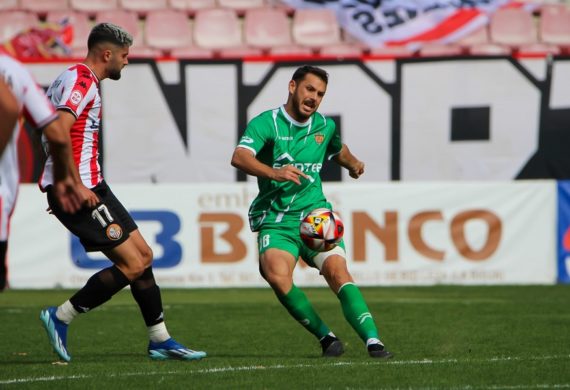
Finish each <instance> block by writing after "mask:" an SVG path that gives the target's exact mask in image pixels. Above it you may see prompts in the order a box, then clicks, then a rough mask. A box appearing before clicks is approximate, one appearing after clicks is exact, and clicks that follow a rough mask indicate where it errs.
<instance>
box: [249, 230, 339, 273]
mask: <svg viewBox="0 0 570 390" xmlns="http://www.w3.org/2000/svg"><path fill="white" fill-rule="evenodd" d="M257 247H258V249H259V255H260V256H261V254H263V252H265V251H266V250H268V249H270V248H275V249H281V250H284V251H287V252H289V253H291V254H292V255H293V257H294V258H295V260H296V261H298V260H299V257H301V258H303V260H305V262H306V263H307V264H308V265H309V266H311V267H313V268H317V269H319V270H320V269H321V267H322V264H323V262H324V260H325V259H326V257H328V255H329V254H338V255H340V256H342V257H344V258H346V253H345V248H344V239H343V240H341V241H340V242H339V244H338V245H337V246H336V247H334V248H333V249H331V250H330V251H328V252H317V251H314V250H312V249H309V248H308V247H307V246H306V245H305V244H304V243H303V240H301V235H300V234H299V223H296V224H295V225H293V224H287V225H285V224H283V225H280V226H279V228H275V227H271V228H264V227H262V228H261V229H260V230H259V234H258V236H257Z"/></svg>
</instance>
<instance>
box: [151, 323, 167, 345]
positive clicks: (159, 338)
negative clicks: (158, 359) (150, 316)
mask: <svg viewBox="0 0 570 390" xmlns="http://www.w3.org/2000/svg"><path fill="white" fill-rule="evenodd" d="M147 329H148V338H149V339H150V341H152V342H153V343H162V342H163V341H166V340H168V339H169V338H170V335H169V334H168V331H167V330H166V324H165V323H164V321H162V322H161V323H159V324H156V325H153V326H149V327H148V328H147Z"/></svg>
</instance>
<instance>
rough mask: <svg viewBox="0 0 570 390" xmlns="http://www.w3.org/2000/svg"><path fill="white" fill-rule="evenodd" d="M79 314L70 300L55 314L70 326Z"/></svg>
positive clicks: (59, 307)
mask: <svg viewBox="0 0 570 390" xmlns="http://www.w3.org/2000/svg"><path fill="white" fill-rule="evenodd" d="M78 314H79V312H78V311H77V310H75V308H74V307H73V305H72V304H71V302H69V300H67V301H65V302H63V303H62V304H61V305H60V306H58V308H57V311H56V312H55V316H56V317H57V318H58V319H59V320H60V321H62V322H64V323H66V324H67V325H69V324H70V322H71V321H73V319H74V318H75V317H77V315H78Z"/></svg>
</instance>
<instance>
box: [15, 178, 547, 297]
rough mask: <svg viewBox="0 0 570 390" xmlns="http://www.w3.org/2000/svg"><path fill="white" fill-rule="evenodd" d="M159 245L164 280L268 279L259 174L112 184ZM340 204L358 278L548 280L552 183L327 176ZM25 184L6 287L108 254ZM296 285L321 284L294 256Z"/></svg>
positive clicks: (82, 270)
mask: <svg viewBox="0 0 570 390" xmlns="http://www.w3.org/2000/svg"><path fill="white" fill-rule="evenodd" d="M111 186H112V188H113V191H114V192H115V194H116V195H117V197H118V198H119V199H120V200H121V202H122V203H123V204H124V205H125V206H126V207H127V208H128V209H129V211H131V213H132V214H133V216H134V217H135V220H136V221H137V224H138V225H139V227H140V230H141V232H142V233H143V236H145V238H146V239H147V241H148V242H149V244H150V245H151V247H152V248H153V251H154V257H155V263H154V269H155V275H156V277H157V280H158V282H159V284H160V285H161V286H162V287H188V288H193V287H236V286H237V287H248V286H265V285H266V284H265V281H263V279H262V278H261V277H260V276H259V274H258V265H257V246H256V240H255V235H254V234H253V233H251V232H250V231H249V228H248V226H247V210H248V207H249V204H250V202H251V200H252V199H253V198H254V197H255V195H256V193H257V188H256V186H255V185H254V184H247V183H239V184H238V183H234V184H211V185H207V184H180V185H175V184H160V185H143V184H141V185H134V184H132V185H125V184H123V185H113V184H112V183H111ZM325 193H326V194H327V197H328V198H329V200H330V201H331V202H333V204H334V205H335V208H336V210H337V211H338V212H339V213H340V214H341V216H342V218H343V221H344V224H345V228H346V234H345V241H346V247H347V253H348V262H349V269H350V270H351V271H352V274H353V276H354V277H355V279H356V281H357V283H359V284H360V285H381V286H392V285H433V284H465V285H471V284H553V283H555V282H556V251H555V249H556V241H555V240H556V183H555V182H554V181H523V182H504V183H497V182H470V183H450V182H446V183H444V182H442V183H384V184H370V183H354V184H352V183H351V184H348V183H344V184H340V183H338V184H329V185H326V186H325ZM46 208H47V202H46V200H45V196H44V195H43V194H41V193H40V191H39V190H38V188H37V186H35V185H22V186H21V189H20V195H19V200H18V205H17V208H16V211H15V214H14V216H13V219H12V225H11V237H10V244H9V253H8V256H9V257H8V259H9V261H8V264H9V278H10V284H11V286H12V288H52V287H74V288H75V287H80V286H82V285H83V283H84V282H85V281H86V280H87V279H88V278H89V277H90V276H91V275H92V274H93V273H94V272H95V271H96V270H97V269H99V268H101V267H105V266H107V265H108V264H109V263H108V262H107V260H105V259H104V257H103V256H102V255H101V254H100V253H94V254H89V255H86V254H85V253H84V252H83V251H82V250H79V249H78V248H79V245H77V242H76V241H74V240H73V239H72V236H71V235H70V234H69V233H68V232H67V231H66V230H65V229H64V228H63V227H62V226H61V225H60V223H59V222H58V221H57V219H56V218H55V217H54V216H51V215H49V214H48V213H47V212H46ZM295 272H296V273H295V281H296V283H297V284H299V285H301V286H323V285H324V282H323V280H322V277H320V276H319V275H318V272H317V271H316V270H314V269H311V268H308V267H306V266H299V267H297V270H296V271H295Z"/></svg>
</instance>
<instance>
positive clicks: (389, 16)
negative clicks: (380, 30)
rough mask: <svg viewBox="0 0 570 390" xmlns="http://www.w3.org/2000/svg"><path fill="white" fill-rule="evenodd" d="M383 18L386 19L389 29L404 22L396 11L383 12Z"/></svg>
mask: <svg viewBox="0 0 570 390" xmlns="http://www.w3.org/2000/svg"><path fill="white" fill-rule="evenodd" d="M384 17H385V18H386V20H387V25H388V27H390V28H392V27H395V26H398V25H400V24H403V23H404V22H405V20H404V19H402V18H401V16H400V13H399V10H397V9H394V10H391V11H386V12H384Z"/></svg>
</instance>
